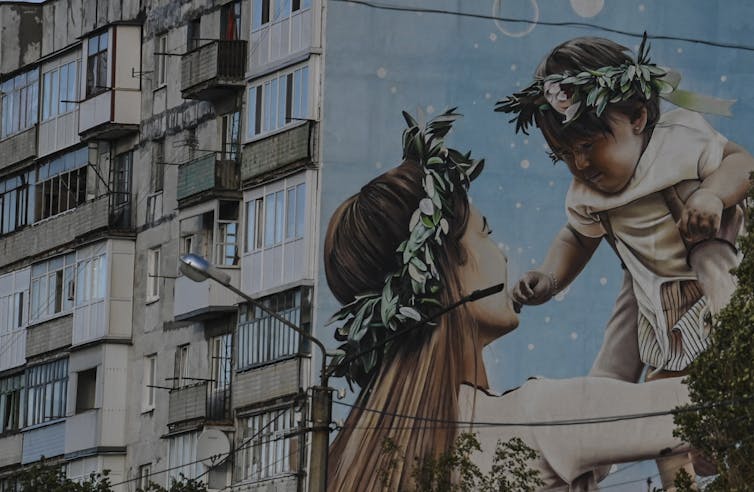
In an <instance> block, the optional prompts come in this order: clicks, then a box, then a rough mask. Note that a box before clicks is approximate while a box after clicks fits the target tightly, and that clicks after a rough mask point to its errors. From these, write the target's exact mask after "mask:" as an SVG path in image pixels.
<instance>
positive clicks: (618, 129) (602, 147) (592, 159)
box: [555, 109, 647, 193]
mask: <svg viewBox="0 0 754 492" xmlns="http://www.w3.org/2000/svg"><path fill="white" fill-rule="evenodd" d="M642 114H643V116H640V117H639V118H637V119H636V120H634V121H631V119H630V118H629V117H628V116H626V115H625V114H623V113H619V112H617V111H616V112H613V113H612V114H610V113H608V116H609V120H610V128H611V130H612V134H609V133H606V134H602V135H596V136H594V137H592V138H590V139H587V140H583V141H578V142H574V143H573V144H571V145H569V146H568V147H564V148H560V149H557V150H555V153H556V154H557V155H558V156H559V157H560V158H561V159H562V160H563V161H564V162H565V163H566V164H567V165H568V169H569V170H570V171H571V174H573V175H574V176H575V177H576V178H578V179H580V180H582V181H584V182H586V184H587V185H588V186H590V187H591V188H595V189H597V190H599V191H602V192H604V193H618V192H620V191H621V190H622V189H623V188H625V187H626V185H627V184H628V182H629V181H630V180H631V177H632V176H633V175H634V170H635V169H636V164H637V163H638V162H639V158H640V157H641V154H642V152H643V151H644V135H643V132H644V126H645V125H646V119H647V112H646V109H644V110H642Z"/></svg>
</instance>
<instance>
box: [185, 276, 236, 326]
mask: <svg viewBox="0 0 754 492" xmlns="http://www.w3.org/2000/svg"><path fill="white" fill-rule="evenodd" d="M223 271H224V272H226V273H227V274H229V275H230V283H231V284H232V285H235V286H236V287H238V285H239V282H240V277H241V274H240V271H239V269H238V268H224V269H223ZM239 302H240V301H239V299H238V297H237V296H236V295H235V294H234V293H232V292H231V291H230V290H228V289H227V288H226V287H224V286H223V285H221V284H218V283H217V282H215V281H211V280H205V281H204V282H194V281H193V280H191V279H189V278H188V277H185V276H179V277H178V278H176V279H175V301H174V302H173V317H174V318H175V320H176V321H183V320H187V319H209V318H212V317H216V316H217V315H222V314H225V313H232V312H235V311H236V306H237V304H238V303H239Z"/></svg>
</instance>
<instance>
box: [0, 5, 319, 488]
mask: <svg viewBox="0 0 754 492" xmlns="http://www.w3.org/2000/svg"><path fill="white" fill-rule="evenodd" d="M323 8H324V5H323V3H322V0H236V1H210V0H193V1H189V2H186V1H180V2H179V1H177V0H148V1H144V0H142V1H136V0H124V1H123V2H104V1H101V0H100V1H98V0H47V1H45V2H43V3H41V4H33V3H24V2H9V3H0V24H2V31H1V32H2V39H0V91H1V92H0V97H1V103H0V111H1V112H2V119H1V120H0V207H1V208H2V212H1V213H0V416H1V417H2V418H1V419H0V422H2V427H1V428H0V490H1V491H4V490H12V487H13V478H12V477H13V473H14V472H16V471H18V470H19V469H21V468H22V467H24V466H27V465H30V464H32V463H35V462H37V461H39V460H40V459H42V458H43V457H44V458H45V459H47V460H51V461H52V462H54V463H59V464H60V465H61V466H64V467H65V469H66V472H67V474H68V476H69V477H74V478H76V477H85V476H88V474H89V473H90V472H92V471H101V470H104V469H108V470H110V477H111V482H112V483H113V484H116V489H118V490H124V491H125V490H136V488H137V487H143V486H145V485H146V484H147V483H148V482H149V481H154V482H157V483H161V484H163V485H169V483H170V480H171V479H173V478H179V477H180V475H181V474H183V475H185V476H187V477H192V478H194V477H200V478H202V479H203V480H205V481H207V483H208V484H209V486H210V488H213V489H221V488H224V487H227V486H230V485H231V484H232V485H233V487H234V490H236V489H237V490H304V489H306V488H307V478H308V476H309V474H308V469H307V463H309V461H310V457H309V455H308V453H309V447H308V445H307V443H308V441H309V434H308V433H307V432H306V428H307V426H308V425H309V424H308V419H309V414H308V410H309V408H308V405H307V398H308V395H307V388H308V387H309V386H310V385H311V381H312V375H311V361H310V352H311V348H310V346H309V344H308V343H306V342H305V340H304V339H302V338H301V337H300V336H299V335H297V334H296V333H295V332H293V331H292V330H290V329H288V328H286V327H284V326H283V325H281V324H280V323H279V322H278V321H276V320H274V318H271V317H269V316H267V315H266V314H265V313H264V312H262V311H261V310H259V309H255V308H254V307H252V306H250V305H248V304H247V303H246V302H245V301H244V300H243V299H240V298H238V297H237V296H236V295H235V294H233V293H231V292H230V291H228V290H227V289H225V288H224V287H223V286H221V285H220V284H217V283H214V282H212V281H205V282H202V283H196V282H193V281H191V280H190V279H188V278H187V277H184V276H183V275H181V273H180V272H179V270H178V259H179V256H180V255H183V254H187V253H195V254H199V255H201V256H204V257H205V258H207V259H208V260H209V261H211V262H212V263H213V264H214V265H216V266H217V267H218V268H220V269H221V270H222V271H223V272H225V273H227V274H228V275H229V276H230V278H231V279H232V283H233V285H235V286H237V287H240V288H241V289H242V290H243V291H244V292H246V293H248V294H249V295H252V296H254V297H255V298H259V299H261V300H262V301H263V302H264V304H265V305H266V306H267V307H269V308H271V309H273V310H275V311H276V312H278V313H279V314H281V315H283V316H284V317H285V318H286V319H288V320H290V321H292V322H293V323H295V324H297V325H299V326H301V327H302V328H304V329H306V330H309V329H311V326H312V317H313V307H312V306H313V293H314V289H315V288H316V285H315V277H316V275H315V266H316V265H315V263H316V262H315V258H316V250H317V242H318V234H319V231H318V212H317V207H318V205H317V201H318V196H317V193H318V191H317V190H318V179H319V177H318V167H319V165H318V162H319V161H320V159H319V157H318V154H319V149H320V145H319V132H320V128H319V124H318V121H319V120H320V108H321V83H320V80H321V72H322V56H323V42H322V38H323V33H322V28H321V26H322V24H323ZM316 377H317V376H316V375H315V378H316ZM207 436H211V437H212V438H213V439H215V440H218V439H219V440H220V441H222V440H223V439H227V443H228V445H229V448H230V450H231V451H230V457H231V458H232V459H228V460H226V461H223V462H222V463H220V462H219V461H218V462H215V463H212V462H208V461H206V460H205V461H204V462H202V461H200V460H199V459H200V458H202V456H201V452H202V449H203V447H202V445H201V444H200V445H199V446H198V443H200V442H202V441H203V440H205V441H206V440H207V439H208V437H207ZM197 449H199V451H197ZM197 453H199V454H197ZM208 464H211V465H213V466H208Z"/></svg>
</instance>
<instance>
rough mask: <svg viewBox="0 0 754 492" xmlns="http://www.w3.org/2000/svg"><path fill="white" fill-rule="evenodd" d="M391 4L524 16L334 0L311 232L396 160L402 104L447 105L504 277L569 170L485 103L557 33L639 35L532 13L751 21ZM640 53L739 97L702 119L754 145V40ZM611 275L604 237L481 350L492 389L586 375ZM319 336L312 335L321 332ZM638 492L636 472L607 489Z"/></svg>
mask: <svg viewBox="0 0 754 492" xmlns="http://www.w3.org/2000/svg"><path fill="white" fill-rule="evenodd" d="M375 3H380V4H381V3H383V2H382V1H381V0H379V1H378V0H375ZM393 4H395V5H400V6H404V7H405V6H408V7H417V8H430V9H445V10H448V11H451V12H468V13H474V14H481V15H486V16H496V17H507V18H517V19H525V20H529V21H532V23H530V24H527V23H513V22H500V21H494V20H491V19H479V18H467V17H461V16H455V15H443V14H436V13H428V12H424V13H421V12H392V11H385V10H379V9H375V8H370V7H368V6H364V5H358V4H353V3H350V4H347V3H343V2H338V1H330V2H329V3H328V10H329V11H328V18H327V32H326V42H327V57H326V67H325V77H326V79H325V86H324V87H325V99H324V110H323V111H324V113H323V116H324V121H323V125H322V129H323V132H324V139H323V141H322V145H323V149H324V156H323V169H324V172H323V178H324V182H323V193H322V197H323V198H322V218H323V221H322V224H323V227H322V229H323V230H324V228H325V225H326V224H327V221H328V219H329V217H330V214H331V213H332V211H333V210H334V209H335V207H336V206H337V205H338V204H339V203H340V202H341V201H342V200H343V199H345V198H346V197H348V196H350V195H351V194H353V193H355V192H357V191H358V189H359V188H360V187H361V186H362V185H363V184H364V183H365V182H366V181H367V180H368V179H370V178H371V177H373V176H375V175H377V174H379V173H381V172H383V171H385V170H386V169H388V168H389V167H391V166H394V165H396V164H397V163H398V162H399V160H400V157H401V154H400V153H401V144H400V136H401V130H402V127H403V120H402V117H401V111H402V110H404V109H406V110H408V111H409V112H412V113H414V114H420V115H422V114H423V115H426V117H427V118H430V117H431V116H432V115H435V114H438V113H439V112H441V111H443V110H444V109H446V108H448V107H454V106H457V107H458V111H459V112H460V113H462V114H463V115H464V118H463V119H462V120H460V121H459V122H458V123H457V124H456V125H455V130H454V132H453V133H452V134H451V135H450V136H449V138H448V140H449V143H450V145H452V146H454V147H457V148H459V149H462V150H463V149H470V150H472V151H473V154H474V155H475V156H477V157H485V158H486V160H487V165H486V167H485V171H484V173H483V175H482V178H480V179H478V180H477V182H475V183H474V185H473V186H472V190H471V197H472V199H473V203H474V204H475V205H476V206H477V207H478V208H479V209H480V210H481V211H482V213H484V214H486V215H487V218H488V220H489V222H490V225H491V227H492V229H493V230H494V237H495V240H496V241H497V242H498V243H499V246H500V248H502V249H503V250H504V251H505V252H506V254H507V255H508V257H509V265H510V267H509V269H510V273H509V284H511V283H512V282H514V281H515V279H517V278H518V276H519V275H520V274H521V273H523V272H525V271H526V270H529V269H533V268H536V267H537V266H538V265H539V264H540V263H541V262H542V260H543V258H544V256H545V253H546V251H547V248H548V247H549V244H550V241H551V240H552V238H553V236H554V235H555V234H556V232H557V231H558V230H559V228H560V227H561V226H562V225H563V223H564V221H565V213H564V207H563V202H564V198H565V193H566V190H567V188H568V183H569V179H570V178H569V174H568V172H567V170H566V169H565V166H564V165H563V164H560V165H556V166H553V164H552V163H551V161H550V159H549V158H548V157H547V155H546V153H545V150H546V149H545V147H544V140H543V139H542V137H541V136H540V135H539V134H538V133H537V132H536V131H535V132H533V133H532V135H530V136H526V135H521V134H518V135H516V134H515V133H514V127H513V125H511V124H508V123H507V117H506V116H505V115H501V114H499V113H494V112H493V106H494V103H495V101H497V100H499V99H501V98H503V97H505V96H507V95H508V94H510V93H511V92H513V91H515V90H517V88H519V87H524V86H526V85H528V83H529V82H530V80H531V76H532V72H533V70H534V68H535V67H536V65H537V64H538V62H539V61H540V60H541V59H542V58H543V57H544V56H545V55H546V54H547V52H548V51H549V50H550V49H551V48H552V47H554V46H555V45H557V44H559V43H560V42H562V41H564V40H567V39H570V38H573V37H576V36H585V35H591V36H603V37H607V38H610V39H612V40H614V41H617V42H619V43H621V44H624V45H626V46H628V47H629V48H631V49H634V50H635V49H636V48H637V47H638V44H639V42H640V38H639V37H632V36H627V35H622V34H612V33H609V32H604V31H602V30H600V29H598V28H594V27H554V26H548V25H544V24H542V23H543V22H574V23H589V24H594V25H596V26H602V27H605V28H609V29H617V30H623V31H630V32H633V33H637V34H638V35H639V36H640V35H641V33H642V32H643V31H647V32H648V33H649V34H650V35H654V36H670V37H677V38H693V39H697V40H708V41H714V42H722V43H734V44H735V43H741V42H745V40H747V39H751V36H750V35H749V33H750V31H751V27H752V24H751V19H754V3H749V2H724V3H723V2H720V3H718V2H709V1H706V0H662V1H659V0H641V1H639V0H621V1H609V0H604V1H603V0H570V1H569V0H546V1H545V0H484V1H483V0H474V1H468V0H467V1H463V2H462V1H460V0H456V1H450V0H441V1H432V2H429V1H413V2H410V1H401V2H395V3H393ZM650 54H651V56H652V60H653V61H654V62H656V63H658V64H659V65H662V66H667V67H673V68H675V69H677V70H679V71H680V72H681V74H682V76H683V80H682V82H681V87H682V88H685V89H689V90H693V91H697V92H700V93H703V94H708V95H713V96H717V97H724V98H733V99H738V102H737V103H736V104H735V106H734V107H733V112H734V117H733V118H721V117H708V120H709V121H710V122H711V123H712V125H713V126H715V127H716V128H717V129H718V130H719V131H720V132H721V133H723V134H724V135H725V136H727V137H728V138H730V139H731V140H733V141H736V142H738V143H740V144H742V145H743V146H744V147H747V148H749V149H751V148H754V142H752V141H751V137H750V136H749V135H750V132H749V131H748V130H747V129H748V128H751V127H752V126H754V116H753V114H754V113H753V112H752V106H754V96H753V95H752V91H751V90H750V87H752V82H754V76H753V74H754V51H747V50H742V49H732V48H722V47H714V46H707V45H704V44H700V43H696V42H689V41H681V40H654V41H652V48H651V52H650ZM332 176H337V180H335V179H331V177H332ZM320 250H321V249H320ZM320 275H321V280H322V282H321V283H320V285H322V286H325V285H326V283H325V282H324V274H323V272H320ZM621 275H622V273H621V270H620V265H619V262H618V260H617V259H616V258H615V256H614V254H613V252H612V251H611V250H610V248H609V246H607V245H606V244H604V245H602V246H601V247H600V249H599V251H598V252H597V254H596V255H595V257H594V258H593V259H592V261H591V262H590V264H589V265H588V266H587V268H586V270H585V271H584V272H583V273H582V274H581V275H580V276H579V277H578V279H577V280H576V281H575V282H574V283H573V284H572V285H571V286H570V287H569V288H568V289H567V290H566V291H565V292H563V293H562V294H561V295H559V296H558V298H557V299H556V300H554V301H551V302H549V303H548V304H545V305H543V306H539V307H530V308H528V309H525V310H524V312H523V313H522V315H521V324H520V326H519V328H518V329H517V330H516V331H515V332H514V333H512V334H510V335H508V336H506V337H505V338H504V339H503V340H501V341H498V342H497V343H495V344H493V345H492V346H491V347H489V348H488V349H486V351H485V361H486V364H487V367H488V372H489V375H490V377H491V380H492V382H493V384H494V385H495V386H496V387H497V388H498V389H505V388H509V387H514V386H517V385H518V384H520V383H521V382H522V381H524V380H525V379H526V378H527V377H529V376H532V375H541V376H546V377H553V378H562V377H572V376H581V375H585V374H586V373H587V371H588V370H589V368H590V367H591V364H592V361H593V360H594V357H595V355H596V353H597V350H598V349H599V347H600V345H601V343H602V336H603V328H604V325H605V322H606V320H607V318H608V316H609V315H610V312H611V310H612V306H613V302H614V300H615V296H616V293H617V290H618V287H619V284H620V280H621ZM317 305H318V309H319V311H318V313H317V319H318V320H319V321H318V326H319V327H321V326H322V324H323V323H324V320H326V319H327V318H328V317H329V315H330V314H331V313H332V312H333V311H334V310H335V309H336V307H337V305H336V303H335V301H334V300H333V299H332V298H331V296H329V293H327V292H326V287H325V288H323V289H322V292H321V293H320V296H319V299H318V303H317ZM320 329H321V328H320ZM326 330H327V329H326ZM330 331H331V330H327V331H325V332H322V331H320V332H319V333H320V334H321V335H320V336H322V337H323V338H331V333H330ZM653 473H655V472H654V471H653V467H651V466H650V467H646V466H644V467H642V466H638V467H633V468H632V469H630V470H625V471H624V472H621V473H619V474H616V476H615V477H614V478H613V483H617V482H621V481H627V480H631V479H635V478H637V477H639V478H641V477H644V478H646V476H648V475H651V474H653ZM645 489H646V484H645V483H643V482H642V483H634V484H629V485H625V486H619V487H614V488H612V490H645Z"/></svg>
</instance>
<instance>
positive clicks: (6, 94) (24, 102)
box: [0, 69, 39, 138]
mask: <svg viewBox="0 0 754 492" xmlns="http://www.w3.org/2000/svg"><path fill="white" fill-rule="evenodd" d="M38 94H39V71H37V69H34V70H30V71H28V72H24V73H22V74H19V75H16V76H15V77H13V78H11V79H8V80H6V81H5V82H3V83H0V96H1V98H0V108H1V109H2V119H1V120H0V138H5V137H7V136H10V135H13V134H14V133H18V132H20V131H23V130H25V129H27V128H30V127H32V126H33V125H34V124H36V123H37V105H38V104H39V102H38V101H39V96H38Z"/></svg>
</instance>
